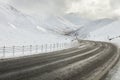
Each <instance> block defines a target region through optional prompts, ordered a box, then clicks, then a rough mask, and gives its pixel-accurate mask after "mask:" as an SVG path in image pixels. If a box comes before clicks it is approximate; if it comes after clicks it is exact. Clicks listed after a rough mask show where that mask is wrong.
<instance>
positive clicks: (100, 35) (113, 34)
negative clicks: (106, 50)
mask: <svg viewBox="0 0 120 80" xmlns="http://www.w3.org/2000/svg"><path fill="white" fill-rule="evenodd" d="M88 39H91V40H98V41H110V42H114V43H116V44H118V45H119V46H120V41H119V40H120V20H117V21H115V22H113V23H111V24H109V25H106V26H104V27H102V28H100V29H98V30H95V31H93V32H90V36H89V37H88Z"/></svg>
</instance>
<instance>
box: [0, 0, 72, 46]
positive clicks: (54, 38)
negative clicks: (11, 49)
mask: <svg viewBox="0 0 120 80" xmlns="http://www.w3.org/2000/svg"><path fill="white" fill-rule="evenodd" d="M38 23H39V22H38ZM38 23H37V22H36V21H35V20H34V19H33V18H32V17H31V16H28V15H25V14H23V13H21V12H20V11H18V10H17V9H15V8H14V7H12V6H11V5H9V4H5V3H3V2H0V46H4V45H12V46H13V45H30V44H34V45H35V44H45V43H56V42H65V41H70V40H69V39H67V40H66V38H68V37H65V36H63V35H59V34H53V33H50V32H49V31H48V30H47V29H45V28H43V27H42V26H41V25H39V24H38Z"/></svg>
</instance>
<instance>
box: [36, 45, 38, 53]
mask: <svg viewBox="0 0 120 80" xmlns="http://www.w3.org/2000/svg"><path fill="white" fill-rule="evenodd" d="M36 53H38V45H36Z"/></svg>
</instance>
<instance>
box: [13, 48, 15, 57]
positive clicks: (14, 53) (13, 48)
mask: <svg viewBox="0 0 120 80" xmlns="http://www.w3.org/2000/svg"><path fill="white" fill-rule="evenodd" d="M13 56H15V46H13Z"/></svg>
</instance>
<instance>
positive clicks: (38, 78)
mask: <svg viewBox="0 0 120 80" xmlns="http://www.w3.org/2000/svg"><path fill="white" fill-rule="evenodd" d="M118 59H119V53H118V52H117V47H116V46H115V45H113V44H110V43H105V42H93V41H81V42H80V45H79V47H74V48H71V49H65V50H61V51H56V52H51V53H45V54H36V55H32V56H27V57H20V58H14V59H5V60H0V80H100V79H101V78H102V77H103V76H104V75H105V74H106V73H108V71H109V70H110V69H111V68H112V67H113V66H114V65H115V64H116V62H117V61H118Z"/></svg>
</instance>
